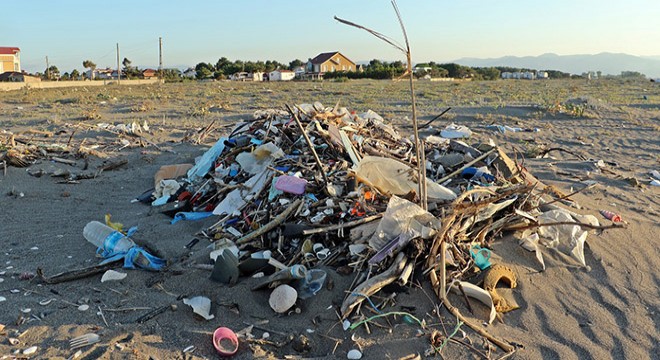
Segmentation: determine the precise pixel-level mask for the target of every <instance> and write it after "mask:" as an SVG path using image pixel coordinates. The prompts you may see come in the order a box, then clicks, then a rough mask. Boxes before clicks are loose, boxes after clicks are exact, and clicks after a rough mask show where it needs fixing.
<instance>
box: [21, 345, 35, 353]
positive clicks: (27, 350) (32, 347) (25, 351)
mask: <svg viewBox="0 0 660 360" xmlns="http://www.w3.org/2000/svg"><path fill="white" fill-rule="evenodd" d="M36 352H37V347H36V346H30V347H29V348H27V349H25V350H23V355H32V354H34V353H36Z"/></svg>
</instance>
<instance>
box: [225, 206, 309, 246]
mask: <svg viewBox="0 0 660 360" xmlns="http://www.w3.org/2000/svg"><path fill="white" fill-rule="evenodd" d="M302 202H303V199H302V198H299V199H297V200H296V201H294V202H293V204H291V205H290V206H289V207H287V208H286V210H284V211H283V212H282V213H281V214H279V215H277V216H276V217H275V218H274V219H273V220H271V221H270V222H269V223H268V224H266V225H264V226H262V227H260V228H259V229H257V230H255V231H253V232H251V233H249V234H247V235H245V236H243V237H242V238H240V239H238V240H236V245H241V244H246V243H248V242H250V241H252V240H254V239H255V238H257V237H259V236H261V235H263V234H265V233H267V232H269V231H271V230H273V229H274V228H275V227H277V226H278V225H280V224H282V223H283V222H284V221H285V220H286V219H287V218H288V217H289V216H290V215H291V214H292V213H293V212H295V211H296V210H297V209H298V207H299V206H300V204H302Z"/></svg>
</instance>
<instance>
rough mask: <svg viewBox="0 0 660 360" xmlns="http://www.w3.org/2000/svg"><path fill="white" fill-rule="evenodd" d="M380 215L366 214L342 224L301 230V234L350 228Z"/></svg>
mask: <svg viewBox="0 0 660 360" xmlns="http://www.w3.org/2000/svg"><path fill="white" fill-rule="evenodd" d="M381 217H383V214H377V215H372V216H367V217H365V218H362V219H358V220H354V221H349V222H347V223H343V224H336V225H330V226H325V227H321V228H316V229H307V230H303V232H302V234H303V235H305V236H306V235H312V234H319V233H325V232H328V231H333V230H337V229H341V228H350V227H353V226H358V225H362V224H366V223H368V222H372V221H374V220H378V219H380V218H381Z"/></svg>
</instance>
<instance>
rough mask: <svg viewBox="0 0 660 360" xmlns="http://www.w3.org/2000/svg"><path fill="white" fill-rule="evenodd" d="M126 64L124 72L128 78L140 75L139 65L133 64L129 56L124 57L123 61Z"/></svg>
mask: <svg viewBox="0 0 660 360" xmlns="http://www.w3.org/2000/svg"><path fill="white" fill-rule="evenodd" d="M121 63H122V65H124V69H122V72H123V73H124V76H125V77H126V78H127V79H131V78H138V77H140V71H139V70H138V68H137V66H131V63H132V61H131V60H129V59H128V58H124V61H122V62H121Z"/></svg>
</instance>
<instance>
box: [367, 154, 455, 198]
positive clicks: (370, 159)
mask: <svg viewBox="0 0 660 360" xmlns="http://www.w3.org/2000/svg"><path fill="white" fill-rule="evenodd" d="M355 173H356V175H357V177H358V180H360V181H367V182H368V183H369V184H371V185H373V186H375V187H376V188H378V189H379V190H380V191H383V192H385V193H389V194H392V195H399V196H403V195H406V194H408V193H410V192H411V191H412V192H415V193H417V192H419V185H418V184H417V181H416V179H415V177H416V175H417V171H416V170H415V169H413V168H411V167H410V166H408V165H406V164H403V163H401V162H399V161H396V160H394V159H390V158H385V157H378V156H365V157H364V158H363V159H362V161H360V164H359V165H358V167H357V169H356V170H355ZM426 188H427V194H428V198H429V199H430V200H454V199H456V194H455V193H454V192H453V191H451V190H450V189H447V188H446V187H444V186H441V185H439V184H436V183H435V182H433V180H431V179H429V178H427V179H426Z"/></svg>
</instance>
